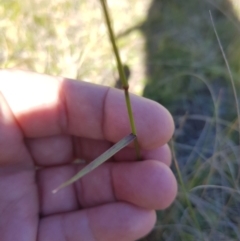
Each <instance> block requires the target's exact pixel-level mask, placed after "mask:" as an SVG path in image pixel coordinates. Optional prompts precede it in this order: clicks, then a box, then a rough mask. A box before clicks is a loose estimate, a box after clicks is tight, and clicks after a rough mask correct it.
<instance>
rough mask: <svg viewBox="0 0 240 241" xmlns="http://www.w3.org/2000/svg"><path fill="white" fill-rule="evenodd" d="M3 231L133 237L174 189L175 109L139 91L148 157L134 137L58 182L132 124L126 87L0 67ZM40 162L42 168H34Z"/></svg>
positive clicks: (91, 238)
mask: <svg viewBox="0 0 240 241" xmlns="http://www.w3.org/2000/svg"><path fill="white" fill-rule="evenodd" d="M0 91H1V93H0V133H1V135H0V234H1V240H2V241H12V240H18V241H35V240H36V241H55V240H56V241H75V240H78V241H86V240H88V241H112V240H115V241H134V240H137V239H139V238H140V237H142V236H144V235H146V234H147V233H149V232H150V231H151V229H152V228H153V226H154V224H155V221H156V214H155V210H162V209H165V208H167V207H168V206H169V205H170V204H171V203H172V202H173V200H174V199H175V197H176V193H177V184H176V180H175V177H174V176H173V174H172V172H171V170H170V168H169V166H170V164H171V154H170V150H169V147H168V145H167V144H166V143H167V142H168V141H169V139H170V138H171V136H172V134H173V130H174V125H173V120H172V117H171V115H170V114H169V112H168V111H167V110H166V109H165V108H164V107H162V106H161V105H159V104H157V103H156V102H153V101H150V100H147V99H145V98H142V97H137V96H134V95H132V96H131V102H132V107H133V112H134V116H135V121H136V128H137V131H138V140H139V144H140V146H141V152H142V153H141V154H142V158H143V161H141V162H137V161H136V160H135V150H134V148H133V146H132V145H130V146H129V147H127V148H125V149H123V150H122V151H120V152H119V153H117V154H116V155H115V156H114V158H112V159H111V160H110V161H109V162H107V163H105V164H103V165H102V166H100V167H99V168H97V169H95V170H94V171H93V172H91V173H90V174H88V175H86V176H85V177H83V178H82V179H80V180H79V181H77V182H76V183H75V184H73V185H70V186H68V187H66V188H64V189H62V190H61V191H59V192H58V193H56V194H52V190H53V189H55V188H56V187H57V186H59V185H60V184H61V183H63V182H64V181H66V180H67V179H69V178H70V177H72V176H73V175H74V174H75V173H76V172H77V171H79V169H80V168H82V167H83V166H84V164H80V165H72V164H71V162H72V161H73V160H75V159H76V158H82V159H85V160H86V161H87V162H88V161H91V160H93V159H94V158H96V157H97V156H98V155H99V154H101V153H102V152H103V151H105V150H107V149H108V148H109V147H110V146H111V145H112V143H115V142H117V141H119V140H120V139H121V138H122V137H124V136H126V135H127V134H129V133H130V132H131V131H130V129H129V121H128V116H127V111H126V107H125V102H124V95H123V93H122V92H121V91H119V90H116V89H113V88H109V87H104V86H99V85H93V84H89V83H85V82H76V81H73V80H67V79H64V78H56V77H50V76H46V75H39V74H35V73H29V72H23V71H16V70H11V71H10V70H2V71H0ZM36 166H38V167H40V168H36Z"/></svg>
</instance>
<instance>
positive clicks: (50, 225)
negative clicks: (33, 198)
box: [38, 203, 156, 241]
mask: <svg viewBox="0 0 240 241" xmlns="http://www.w3.org/2000/svg"><path fill="white" fill-rule="evenodd" d="M155 221H156V214H155V212H154V211H150V210H146V209H142V208H138V207H135V206H133V205H130V204H126V203H114V204H109V205H103V206H98V207H94V208H90V209H86V210H82V211H78V212H71V213H65V214H58V215H54V216H50V217H46V218H43V219H42V220H41V221H40V226H39V236H38V240H39V241H43V240H44V241H74V240H78V241H85V240H88V241H112V240H114V241H134V240H137V239H139V238H141V237H143V236H145V235H146V234H147V233H149V232H150V231H151V229H152V228H153V226H154V223H155Z"/></svg>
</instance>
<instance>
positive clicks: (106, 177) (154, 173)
mask: <svg viewBox="0 0 240 241" xmlns="http://www.w3.org/2000/svg"><path fill="white" fill-rule="evenodd" d="M75 172H76V170H75V168H74V166H65V167H55V168H48V169H43V170H40V171H39V172H38V184H39V191H40V193H39V196H40V198H41V203H40V210H41V213H42V215H50V214H55V213H59V212H66V211H74V210H77V208H78V206H77V203H78V205H79V206H80V207H82V208H86V207H93V206H96V205H101V204H106V203H110V202H116V201H126V202H129V203H132V204H134V205H137V206H140V207H143V208H147V209H164V208H166V207H168V206H169V205H170V204H171V203H172V201H173V200H174V198H175V196H176V192H177V185H176V180H175V177H174V176H173V174H172V172H171V170H170V169H169V168H168V167H167V166H166V165H165V164H163V163H161V162H159V161H153V160H148V161H142V162H129V163H122V162H120V163H105V164H103V165H102V166H100V167H98V168H96V169H95V170H94V171H92V172H91V173H89V174H88V175H86V176H84V177H83V178H82V179H80V180H78V181H77V182H76V183H75V184H74V185H70V186H68V187H66V188H64V189H62V190H60V191H59V192H57V193H56V194H52V190H53V189H55V188H56V187H57V186H59V185H60V184H61V183H63V182H65V181H66V180H68V179H69V178H70V177H72V176H73V174H74V173H75Z"/></svg>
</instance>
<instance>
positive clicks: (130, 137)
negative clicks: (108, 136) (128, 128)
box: [52, 133, 136, 193]
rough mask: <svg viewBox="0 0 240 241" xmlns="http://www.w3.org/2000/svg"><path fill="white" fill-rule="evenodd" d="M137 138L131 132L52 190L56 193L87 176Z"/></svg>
mask: <svg viewBox="0 0 240 241" xmlns="http://www.w3.org/2000/svg"><path fill="white" fill-rule="evenodd" d="M135 139H136V135H134V134H132V133H131V134H129V135H128V136H125V137H124V138H123V139H121V140H120V141H119V142H117V143H116V144H115V145H113V146H112V147H111V148H109V149H108V150H107V151H105V152H104V153H103V154H102V155H100V156H99V157H97V158H96V159H95V160H94V161H92V162H91V163H89V164H88V165H87V166H85V167H84V168H83V169H82V170H81V171H79V172H78V173H77V174H76V175H75V176H73V177H72V178H70V179H69V180H68V181H66V182H64V183H63V184H61V185H60V186H59V187H58V188H56V189H54V190H53V191H52V192H53V193H56V192H58V191H59V190H60V189H62V188H64V187H66V186H68V185H70V184H72V183H73V182H75V181H77V180H78V179H79V178H81V177H83V176H85V175H86V174H88V173H89V172H91V171H93V170H94V169H95V168H97V167H98V166H100V165H101V164H102V163H104V162H105V161H107V160H108V159H109V158H110V157H112V156H113V155H115V154H116V153H117V152H119V151H120V150H121V149H123V148H124V147H126V146H127V145H128V144H130V143H131V142H132V141H133V140H135Z"/></svg>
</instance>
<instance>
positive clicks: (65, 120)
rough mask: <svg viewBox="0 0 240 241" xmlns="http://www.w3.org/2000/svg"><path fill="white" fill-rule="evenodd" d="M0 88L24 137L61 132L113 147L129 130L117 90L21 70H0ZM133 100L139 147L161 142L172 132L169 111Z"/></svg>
mask: <svg viewBox="0 0 240 241" xmlns="http://www.w3.org/2000/svg"><path fill="white" fill-rule="evenodd" d="M13 86H14V88H13ZM0 89H1V90H2V92H3V94H4V96H5V98H6V99H7V101H8V103H9V105H10V107H11V109H12V110H13V113H14V115H15V117H16V118H17V121H18V123H19V125H20V126H21V128H22V130H23V132H24V134H25V136H26V137H43V136H50V135H57V134H62V133H63V134H71V135H76V136H81V137H86V138H92V139H98V140H102V139H106V140H108V141H110V142H114V143H115V142H117V141H119V140H120V139H121V138H122V137H123V136H126V135H128V134H129V133H130V132H131V130H130V127H129V120H128V114H127V110H126V105H125V100H124V95H123V92H122V91H120V90H117V89H113V88H108V87H103V86H98V85H93V84H89V83H85V82H76V81H72V80H66V79H60V78H54V77H50V76H45V75H38V74H33V73H26V72H22V71H11V72H10V71H1V72H0ZM131 102H132V107H133V113H134V116H135V120H136V127H137V130H138V139H139V143H140V146H141V148H142V149H153V148H156V147H159V146H162V145H163V144H165V143H166V142H167V141H168V140H169V138H170V137H171V136H172V133H173V120H172V117H171V115H170V114H169V112H168V111H167V110H166V109H165V108H164V107H162V106H161V105H159V104H157V103H156V102H153V101H151V100H148V99H145V98H142V97H137V96H135V95H131Z"/></svg>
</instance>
